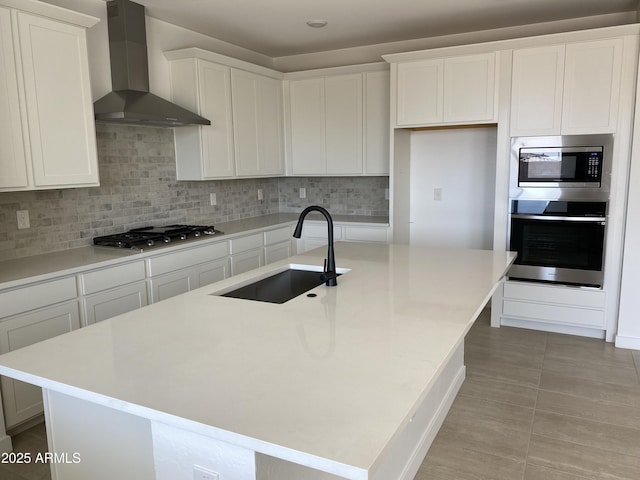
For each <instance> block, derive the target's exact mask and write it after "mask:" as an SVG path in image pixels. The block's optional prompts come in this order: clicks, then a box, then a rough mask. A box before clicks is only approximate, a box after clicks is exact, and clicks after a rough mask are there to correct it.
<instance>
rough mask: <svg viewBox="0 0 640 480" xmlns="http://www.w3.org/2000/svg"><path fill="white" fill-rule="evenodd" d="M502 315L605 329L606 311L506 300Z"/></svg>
mask: <svg viewBox="0 0 640 480" xmlns="http://www.w3.org/2000/svg"><path fill="white" fill-rule="evenodd" d="M502 314H503V316H505V317H517V318H521V319H525V320H533V321H539V322H547V323H559V324H565V325H577V326H583V327H597V328H604V323H605V322H604V310H591V309H588V308H577V307H568V306H562V305H548V304H542V303H529V302H517V301H513V300H504V302H503V306H502Z"/></svg>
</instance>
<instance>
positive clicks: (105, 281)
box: [80, 261, 145, 295]
mask: <svg viewBox="0 0 640 480" xmlns="http://www.w3.org/2000/svg"><path fill="white" fill-rule="evenodd" d="M144 277H145V273H144V262H143V261H139V262H135V263H127V264H125V265H118V266H117V267H111V268H105V269H104V270H96V271H95V272H89V273H84V274H82V275H81V276H80V279H81V280H80V284H81V286H82V293H83V294H84V295H89V294H91V293H96V292H99V291H101V290H107V289H109V288H115V287H119V286H120V285H124V284H126V283H133V282H136V281H139V280H144Z"/></svg>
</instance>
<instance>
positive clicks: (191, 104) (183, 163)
mask: <svg viewBox="0 0 640 480" xmlns="http://www.w3.org/2000/svg"><path fill="white" fill-rule="evenodd" d="M165 56H166V58H167V59H168V60H169V64H170V70H171V95H172V100H173V101H174V102H175V103H177V104H178V105H180V106H182V107H185V108H188V109H190V110H193V111H194V112H196V113H198V114H199V115H202V116H203V117H205V118H208V119H209V120H210V121H211V125H199V126H188V127H180V128H176V129H175V142H176V162H177V178H178V180H213V179H225V178H238V177H260V176H274V175H282V174H283V173H284V148H283V144H284V140H283V136H284V135H283V117H282V115H283V114H282V80H281V74H280V73H279V72H275V71H273V70H269V69H266V68H263V67H259V66H257V65H252V64H249V63H246V62H243V61H240V60H236V59H233V58H230V57H225V56H223V55H218V54H215V53H212V52H207V51H205V50H201V49H198V48H188V49H184V50H175V51H171V52H165Z"/></svg>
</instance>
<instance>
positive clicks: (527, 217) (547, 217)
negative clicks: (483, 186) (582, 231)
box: [511, 213, 607, 224]
mask: <svg viewBox="0 0 640 480" xmlns="http://www.w3.org/2000/svg"><path fill="white" fill-rule="evenodd" d="M511 218H517V219H520V220H561V221H563V222H592V223H601V224H604V223H605V222H606V221H607V217H563V216H560V215H558V216H556V215H522V214H519V213H512V214H511Z"/></svg>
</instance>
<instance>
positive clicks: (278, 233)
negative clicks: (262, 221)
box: [264, 227, 293, 246]
mask: <svg viewBox="0 0 640 480" xmlns="http://www.w3.org/2000/svg"><path fill="white" fill-rule="evenodd" d="M292 235H293V234H292V233H291V228H290V227H284V228H278V229H277V230H269V231H268V232H264V245H265V246H268V245H273V244H274V243H280V242H284V241H286V240H291V238H292Z"/></svg>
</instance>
